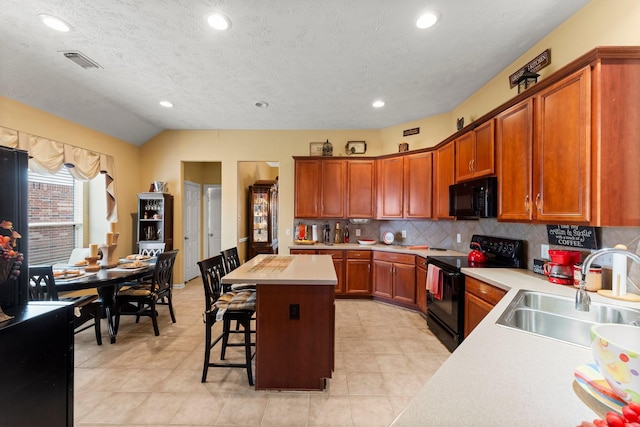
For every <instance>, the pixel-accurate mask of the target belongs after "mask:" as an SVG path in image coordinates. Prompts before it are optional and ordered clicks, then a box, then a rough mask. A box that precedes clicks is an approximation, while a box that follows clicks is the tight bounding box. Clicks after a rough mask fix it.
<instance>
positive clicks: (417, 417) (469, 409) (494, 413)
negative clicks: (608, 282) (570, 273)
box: [392, 268, 640, 427]
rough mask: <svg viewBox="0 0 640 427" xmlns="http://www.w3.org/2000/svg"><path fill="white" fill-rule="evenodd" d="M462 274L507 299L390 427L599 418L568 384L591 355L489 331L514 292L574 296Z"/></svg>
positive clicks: (533, 279) (494, 272)
mask: <svg viewBox="0 0 640 427" xmlns="http://www.w3.org/2000/svg"><path fill="white" fill-rule="evenodd" d="M462 271H463V273H464V274H465V275H468V276H471V277H475V278H476V279H478V280H482V281H485V282H488V283H491V284H493V285H495V286H498V287H500V288H502V289H505V290H508V292H507V294H506V295H505V296H504V297H503V298H502V300H501V301H500V302H499V303H498V304H497V305H496V306H495V308H494V309H493V310H492V311H491V312H490V313H489V314H488V315H487V316H486V317H485V318H484V320H483V321H482V322H481V323H480V324H479V325H478V326H477V327H476V328H475V329H474V330H473V332H472V333H471V334H470V335H469V337H467V338H466V339H465V340H464V342H463V343H462V344H461V345H460V346H459V347H458V348H457V349H456V350H455V351H454V352H453V353H452V354H451V356H450V357H449V358H448V359H447V360H446V361H445V363H444V364H443V365H442V366H441V367H440V368H439V369H438V371H437V372H436V373H435V374H434V375H433V376H432V377H431V378H430V379H429V381H428V382H427V383H426V384H425V385H424V387H423V389H422V390H421V391H420V392H418V394H417V395H416V396H415V397H414V399H413V400H412V401H411V402H410V403H409V404H408V406H407V407H406V408H405V409H404V410H403V412H402V413H401V414H400V415H399V416H398V418H397V419H396V420H395V421H394V422H393V424H392V426H393V427H409V426H412V427H413V426H416V427H417V426H420V427H423V426H471V425H473V426H492V427H494V426H518V425H522V426H524V425H526V426H576V425H579V424H580V422H582V421H583V420H586V421H592V420H593V419H594V418H598V417H601V416H603V415H604V413H605V412H606V411H607V410H608V409H607V408H606V407H605V406H604V405H599V404H596V403H593V400H591V398H589V397H588V396H587V397H588V399H587V402H588V403H589V406H588V405H587V404H586V403H585V402H583V400H581V398H580V397H579V396H578V394H577V393H581V394H582V393H583V392H582V390H580V389H579V388H578V386H577V385H575V384H574V376H573V373H574V370H575V368H576V367H578V366H580V365H584V364H587V363H594V361H593V358H592V356H591V350H590V349H586V348H583V347H578V346H575V345H572V344H565V343H562V342H559V341H555V340H552V339H548V338H544V337H540V336H536V335H532V334H529V333H526V332H522V331H518V330H513V329H509V328H506V327H503V326H499V325H496V323H495V322H496V320H497V319H498V318H499V317H500V315H501V314H502V313H503V311H504V310H505V309H506V308H507V306H508V305H509V303H510V302H511V300H512V299H513V298H514V296H515V295H516V293H517V292H518V290H520V289H529V290H535V291H540V292H547V293H552V294H557V295H565V296H569V297H572V298H573V297H574V296H575V292H576V291H575V288H574V287H573V286H563V285H555V284H552V283H549V282H548V281H547V280H545V278H544V277H542V276H540V275H537V274H534V273H532V272H530V271H528V270H513V269H495V268H484V269H479V268H464V269H462ZM589 294H590V296H591V300H592V301H594V302H596V301H597V302H603V303H606V304H614V305H622V306H627V307H634V308H640V304H638V303H629V302H623V301H618V300H614V299H610V298H606V297H602V296H600V295H598V294H595V293H592V292H590V293H589ZM425 357H427V355H426V354H425ZM574 386H575V387H576V390H577V391H576V390H574ZM591 408H593V409H591ZM596 411H598V413H596Z"/></svg>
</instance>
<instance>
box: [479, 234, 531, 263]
mask: <svg viewBox="0 0 640 427" xmlns="http://www.w3.org/2000/svg"><path fill="white" fill-rule="evenodd" d="M471 243H478V244H480V247H481V248H482V250H483V251H484V252H485V253H487V254H490V255H494V256H495V257H496V258H497V259H504V260H510V262H515V264H518V267H520V266H521V264H523V263H524V241H523V240H515V239H508V238H503V237H493V236H481V235H477V234H474V235H473V236H472V237H471ZM471 243H470V244H469V249H473V247H472V245H471Z"/></svg>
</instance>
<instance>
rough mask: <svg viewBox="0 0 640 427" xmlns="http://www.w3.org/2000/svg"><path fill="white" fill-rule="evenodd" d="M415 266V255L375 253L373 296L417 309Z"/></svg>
mask: <svg viewBox="0 0 640 427" xmlns="http://www.w3.org/2000/svg"><path fill="white" fill-rule="evenodd" d="M415 265H416V264H415V255H409V254H399V253H394V252H374V254H373V295H374V296H376V297H381V298H384V299H391V300H393V301H395V302H398V303H400V304H401V305H404V306H409V307H415V304H416V272H415Z"/></svg>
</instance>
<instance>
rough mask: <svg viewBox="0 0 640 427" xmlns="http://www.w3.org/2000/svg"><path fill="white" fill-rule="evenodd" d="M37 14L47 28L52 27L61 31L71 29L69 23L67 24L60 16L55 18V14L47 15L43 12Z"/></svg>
mask: <svg viewBox="0 0 640 427" xmlns="http://www.w3.org/2000/svg"><path fill="white" fill-rule="evenodd" d="M38 16H39V17H40V19H42V22H44V24H45V25H46V26H47V27H49V28H53V29H54V30H56V31H62V32H63V33H67V32H69V31H71V25H69V24H67V23H66V22H64V21H63V20H62V19H60V18H56V17H55V16H51V15H47V14H45V13H41V14H40V15H38Z"/></svg>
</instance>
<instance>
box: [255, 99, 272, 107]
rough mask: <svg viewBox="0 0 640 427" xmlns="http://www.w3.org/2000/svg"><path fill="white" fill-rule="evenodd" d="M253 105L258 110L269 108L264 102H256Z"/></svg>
mask: <svg viewBox="0 0 640 427" xmlns="http://www.w3.org/2000/svg"><path fill="white" fill-rule="evenodd" d="M254 105H255V106H256V107H258V108H267V107H268V106H269V103H268V102H265V101H258V102H256V103H255V104H254Z"/></svg>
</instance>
